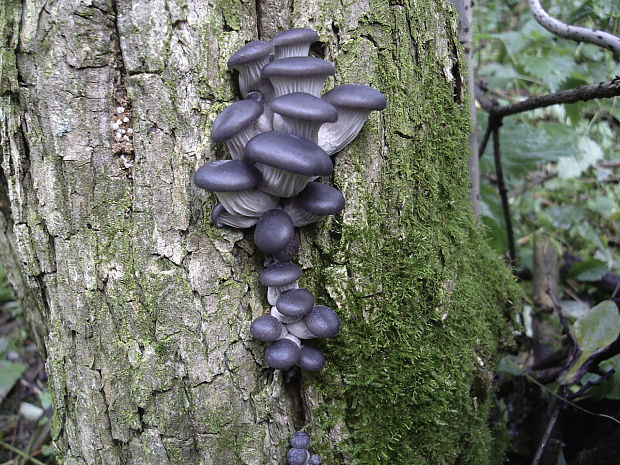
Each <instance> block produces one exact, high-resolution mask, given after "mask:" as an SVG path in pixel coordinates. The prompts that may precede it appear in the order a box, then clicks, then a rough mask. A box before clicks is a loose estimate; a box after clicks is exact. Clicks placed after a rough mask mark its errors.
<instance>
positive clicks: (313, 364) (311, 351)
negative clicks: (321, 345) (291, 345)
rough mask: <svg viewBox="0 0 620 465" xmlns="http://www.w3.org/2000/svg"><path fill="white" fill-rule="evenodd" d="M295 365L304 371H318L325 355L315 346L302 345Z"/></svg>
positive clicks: (321, 366) (323, 363)
mask: <svg viewBox="0 0 620 465" xmlns="http://www.w3.org/2000/svg"><path fill="white" fill-rule="evenodd" d="M297 365H299V367H300V368H302V369H303V370H306V371H319V370H320V369H321V368H323V366H324V365H325V355H323V353H322V352H321V351H320V350H319V349H317V348H316V347H311V346H303V347H302V348H301V349H300V351H299V360H297Z"/></svg>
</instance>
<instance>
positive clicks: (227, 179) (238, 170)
mask: <svg viewBox="0 0 620 465" xmlns="http://www.w3.org/2000/svg"><path fill="white" fill-rule="evenodd" d="M260 179H261V176H260V172H259V171H258V170H257V169H256V168H254V167H253V166H252V165H250V164H249V163H247V162H245V161H244V160H216V161H212V162H210V163H207V164H206V165H203V166H201V167H200V168H198V170H197V171H196V173H194V183H195V184H196V185H197V186H198V187H200V188H202V189H207V190H209V191H213V192H239V191H247V190H251V189H253V188H254V187H256V185H257V184H258V182H259V181H260Z"/></svg>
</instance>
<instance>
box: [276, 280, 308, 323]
mask: <svg viewBox="0 0 620 465" xmlns="http://www.w3.org/2000/svg"><path fill="white" fill-rule="evenodd" d="M313 306H314V297H313V295H312V293H311V292H310V291H309V290H308V289H304V288H303V287H301V288H299V289H289V290H288V291H284V292H283V293H282V294H280V297H279V298H278V301H277V302H276V308H277V309H278V311H279V312H280V313H282V315H286V316H293V317H302V316H304V315H307V314H308V313H310V311H311V310H312V307H313Z"/></svg>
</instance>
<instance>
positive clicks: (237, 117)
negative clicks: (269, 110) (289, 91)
mask: <svg viewBox="0 0 620 465" xmlns="http://www.w3.org/2000/svg"><path fill="white" fill-rule="evenodd" d="M262 113H263V104H262V103H261V102H259V101H257V100H254V99H246V100H239V101H238V102H235V103H233V104H232V105H229V106H228V107H226V108H225V109H224V111H222V112H221V113H220V114H219V115H218V116H217V118H215V121H213V128H212V129H211V139H213V142H224V141H226V140H228V139H230V138H231V137H232V136H234V135H235V134H237V133H238V132H239V131H240V130H241V129H243V128H244V127H246V126H250V125H251V124H252V123H254V121H256V120H257V119H258V117H259V116H260V115H261V114H262Z"/></svg>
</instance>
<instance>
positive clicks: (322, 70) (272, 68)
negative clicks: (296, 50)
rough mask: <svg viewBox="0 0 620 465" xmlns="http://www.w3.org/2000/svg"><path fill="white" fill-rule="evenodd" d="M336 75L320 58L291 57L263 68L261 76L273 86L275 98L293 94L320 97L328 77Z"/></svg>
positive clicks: (333, 69)
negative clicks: (301, 93)
mask: <svg viewBox="0 0 620 465" xmlns="http://www.w3.org/2000/svg"><path fill="white" fill-rule="evenodd" d="M334 74H336V69H335V68H334V66H333V65H332V64H331V63H328V62H326V61H325V60H321V59H320V58H314V57H290V58H282V59H281V60H274V61H272V62H271V63H269V64H268V65H267V66H265V67H264V68H263V71H262V73H261V76H262V77H264V78H267V79H269V81H270V82H271V84H272V85H273V89H274V97H275V98H278V97H280V96H282V95H285V94H291V93H293V92H307V93H308V94H311V95H314V96H315V97H318V96H319V95H320V93H321V90H322V89H323V85H324V84H325V80H326V79H327V76H333V75H334Z"/></svg>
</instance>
